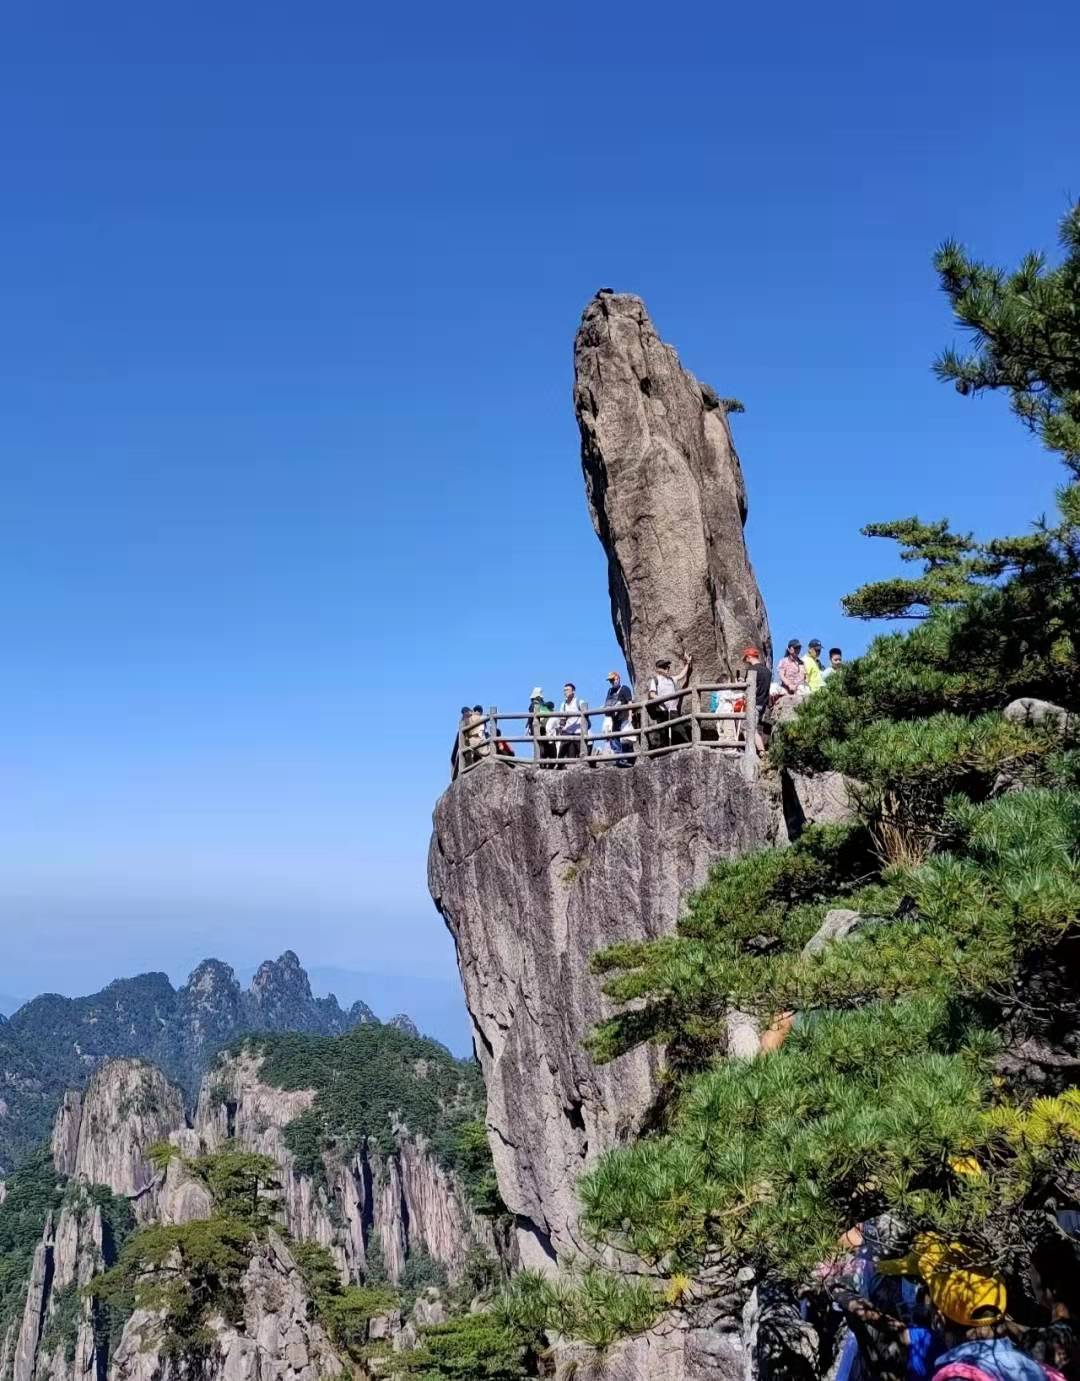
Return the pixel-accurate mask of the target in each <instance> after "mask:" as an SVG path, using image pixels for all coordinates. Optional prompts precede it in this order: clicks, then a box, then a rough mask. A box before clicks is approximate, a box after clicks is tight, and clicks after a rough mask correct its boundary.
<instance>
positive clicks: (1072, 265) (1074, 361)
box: [934, 204, 1080, 474]
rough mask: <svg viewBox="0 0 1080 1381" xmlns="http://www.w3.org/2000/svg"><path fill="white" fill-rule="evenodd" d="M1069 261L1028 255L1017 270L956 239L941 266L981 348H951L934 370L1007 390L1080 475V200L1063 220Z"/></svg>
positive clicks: (969, 390) (945, 248) (969, 385)
mask: <svg viewBox="0 0 1080 1381" xmlns="http://www.w3.org/2000/svg"><path fill="white" fill-rule="evenodd" d="M1061 244H1062V248H1063V249H1064V251H1065V256H1064V259H1063V261H1062V262H1061V263H1060V264H1059V265H1057V266H1056V267H1054V268H1048V267H1047V264H1046V257H1045V255H1043V254H1038V253H1032V254H1028V255H1025V257H1024V259H1023V260H1022V261H1021V263H1020V265H1019V267H1018V268H1017V269H1015V270H1014V271H1013V272H1012V273H1008V272H1006V271H1005V270H1004V269H1000V268H996V267H992V266H990V265H987V264H984V263H981V262H979V261H978V260H975V259H972V258H970V257H969V255H968V254H967V252H966V251H965V250H964V249H963V248H962V247H961V246H960V245H959V244H957V243H956V242H955V241H953V240H948V241H946V243H945V244H943V245H942V247H941V248H940V249H939V250H938V252H937V255H936V257H935V260H934V266H935V268H936V269H937V271H938V275H939V277H940V280H941V286H942V289H943V291H944V292H945V294H946V296H947V297H948V298H949V301H950V303H951V304H952V308H953V312H954V314H955V316H956V320H957V322H958V323H959V324H960V325H961V326H963V327H964V328H965V329H966V330H967V331H969V332H970V334H971V336H972V339H973V344H974V349H973V350H972V352H971V353H970V354H967V355H962V354H959V353H958V352H957V351H955V350H951V349H950V350H945V351H943V352H942V354H941V355H940V356H939V358H938V360H937V362H936V364H935V366H934V367H935V370H936V372H937V374H938V377H939V378H941V379H945V380H949V381H951V382H953V383H955V385H956V388H957V391H958V392H960V393H962V394H965V395H969V394H977V393H981V392H983V391H984V390H987V389H990V390H998V389H1001V390H1004V391H1006V392H1007V393H1008V394H1009V397H1010V400H1011V402H1012V408H1013V412H1014V413H1015V414H1016V415H1017V417H1019V418H1020V419H1021V421H1023V422H1024V423H1025V424H1026V425H1027V426H1029V427H1030V428H1031V429H1032V430H1033V431H1035V432H1037V433H1038V435H1039V436H1040V437H1041V438H1042V441H1043V444H1044V445H1045V446H1046V447H1047V448H1048V449H1049V450H1052V451H1057V452H1059V453H1060V454H1061V456H1062V457H1063V459H1064V460H1065V462H1066V463H1067V464H1068V465H1069V466H1070V468H1071V469H1072V470H1073V471H1074V473H1076V474H1080V313H1078V311H1077V303H1078V302H1080V204H1077V205H1076V206H1073V207H1072V208H1071V209H1070V210H1069V212H1068V214H1067V215H1066V216H1065V218H1064V220H1063V221H1062V223H1061Z"/></svg>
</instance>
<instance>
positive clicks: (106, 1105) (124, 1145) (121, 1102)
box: [52, 1060, 185, 1219]
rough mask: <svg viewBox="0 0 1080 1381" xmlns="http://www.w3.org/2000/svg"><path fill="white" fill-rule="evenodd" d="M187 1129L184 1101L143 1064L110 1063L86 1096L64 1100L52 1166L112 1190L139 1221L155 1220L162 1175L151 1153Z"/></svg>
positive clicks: (74, 1095) (71, 1094)
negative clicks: (154, 1195)
mask: <svg viewBox="0 0 1080 1381" xmlns="http://www.w3.org/2000/svg"><path fill="white" fill-rule="evenodd" d="M184 1125H185V1117H184V1096H183V1094H182V1093H181V1091H180V1090H179V1089H178V1088H176V1087H175V1085H173V1084H170V1083H169V1081H168V1079H166V1078H165V1076H164V1074H162V1072H161V1070H159V1069H157V1068H155V1066H154V1065H151V1064H147V1063H146V1062H145V1061H144V1060H110V1061H109V1062H108V1064H104V1065H102V1066H101V1068H100V1069H99V1070H98V1071H97V1073H96V1074H95V1075H94V1077H93V1078H92V1079H91V1080H90V1083H89V1085H88V1086H87V1089H86V1092H85V1093H82V1094H80V1093H77V1092H69V1093H67V1094H65V1095H64V1101H63V1103H62V1104H61V1107H60V1111H59V1113H58V1114H57V1117H56V1123H55V1125H54V1127H53V1137H52V1152H53V1164H54V1165H55V1166H56V1169H57V1170H58V1172H59V1173H60V1174H61V1175H68V1176H70V1177H73V1178H75V1179H80V1180H83V1181H85V1182H86V1183H88V1184H104V1185H107V1186H108V1187H109V1188H110V1189H111V1190H112V1191H113V1193H114V1194H123V1195H124V1196H126V1197H127V1198H129V1199H131V1200H132V1202H133V1204H134V1206H135V1211H136V1215H137V1216H138V1217H140V1218H144V1219H145V1218H148V1217H152V1216H154V1214H153V1209H152V1207H151V1203H150V1199H149V1198H148V1196H150V1195H151V1193H152V1190H153V1188H154V1183H155V1180H156V1179H157V1173H156V1171H155V1170H154V1167H153V1166H152V1165H151V1164H150V1162H149V1161H148V1160H147V1159H146V1151H147V1148H148V1147H150V1146H153V1145H154V1143H155V1142H159V1141H168V1139H169V1137H170V1136H171V1135H172V1134H173V1133H174V1132H177V1131H179V1130H180V1128H181V1127H183V1126H184Z"/></svg>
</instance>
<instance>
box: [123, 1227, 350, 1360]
mask: <svg viewBox="0 0 1080 1381" xmlns="http://www.w3.org/2000/svg"><path fill="white" fill-rule="evenodd" d="M243 1295H244V1320H243V1326H242V1327H240V1326H238V1325H231V1324H227V1323H225V1322H224V1321H223V1320H218V1321H217V1322H216V1323H215V1324H214V1325H213V1328H212V1333H213V1344H212V1347H211V1349H210V1357H209V1360H208V1362H207V1363H206V1365H205V1366H204V1367H203V1368H201V1370H200V1373H199V1375H200V1378H201V1381H324V1378H329V1377H333V1376H343V1375H344V1374H345V1373H346V1368H345V1366H344V1364H343V1363H342V1361H341V1359H340V1358H339V1357H338V1355H337V1353H336V1352H335V1351H334V1348H333V1346H332V1345H331V1342H330V1340H329V1338H328V1337H327V1336H326V1333H325V1331H324V1330H323V1328H322V1327H321V1325H320V1324H319V1323H318V1322H317V1321H315V1320H313V1319H311V1318H309V1315H310V1313H311V1307H310V1299H309V1296H308V1292H307V1290H306V1289H305V1287H304V1283H303V1281H302V1279H301V1277H300V1272H299V1271H298V1270H297V1267H296V1262H295V1261H294V1260H293V1257H292V1254H291V1253H290V1251H289V1250H288V1248H287V1247H286V1245H285V1243H284V1242H283V1241H282V1240H281V1238H280V1237H279V1236H278V1235H277V1234H276V1233H271V1234H270V1236H269V1240H268V1242H267V1245H266V1247H265V1248H264V1249H262V1250H261V1251H260V1252H259V1253H258V1254H257V1255H256V1256H255V1257H254V1258H253V1260H252V1262H251V1264H250V1266H249V1267H248V1269H247V1273H246V1275H245V1276H244V1285H243ZM153 1325H154V1320H153V1318H152V1316H150V1315H148V1314H145V1313H142V1314H140V1313H136V1314H134V1315H132V1317H131V1319H130V1320H129V1322H128V1324H127V1326H126V1328H125V1329H124V1335H123V1338H122V1339H121V1341H120V1345H119V1347H118V1348H117V1350H116V1354H115V1356H114V1357H113V1360H112V1365H111V1366H110V1368H109V1381H162V1378H163V1377H166V1376H173V1375H175V1372H174V1371H173V1369H172V1368H171V1367H169V1366H167V1365H164V1366H163V1362H162V1358H161V1356H160V1354H159V1352H158V1349H157V1348H156V1347H155V1346H154V1345H153V1342H152V1337H153Z"/></svg>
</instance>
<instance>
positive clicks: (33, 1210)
mask: <svg viewBox="0 0 1080 1381" xmlns="http://www.w3.org/2000/svg"><path fill="white" fill-rule="evenodd" d="M63 1184H64V1182H63V1179H62V1177H61V1176H59V1175H57V1173H56V1171H55V1169H54V1168H53V1162H52V1156H51V1155H50V1154H49V1152H48V1151H47V1150H39V1151H35V1152H34V1154H33V1155H31V1156H29V1157H27V1159H26V1160H25V1161H24V1162H23V1164H22V1165H21V1166H20V1167H19V1169H18V1170H16V1171H15V1173H14V1174H13V1175H11V1176H10V1177H9V1178H8V1180H7V1182H6V1189H7V1194H6V1197H5V1199H4V1202H3V1203H2V1204H0V1335H2V1334H3V1331H4V1329H5V1327H6V1326H7V1324H8V1323H10V1322H11V1320H12V1319H13V1318H14V1317H15V1316H16V1314H17V1313H18V1312H19V1311H20V1310H21V1309H22V1304H23V1300H24V1298H25V1295H26V1281H27V1277H28V1275H29V1272H30V1263H31V1261H32V1260H33V1256H34V1248H35V1247H36V1246H37V1244H38V1242H39V1241H40V1240H41V1234H42V1232H43V1230H44V1228H45V1220H46V1218H47V1217H48V1215H49V1213H50V1212H51V1211H52V1210H54V1209H56V1208H58V1207H59V1206H60V1202H61V1198H62V1195H63Z"/></svg>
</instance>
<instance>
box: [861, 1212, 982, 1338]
mask: <svg viewBox="0 0 1080 1381" xmlns="http://www.w3.org/2000/svg"><path fill="white" fill-rule="evenodd" d="M968 1257H969V1253H968V1251H967V1249H966V1248H965V1247H964V1245H963V1244H962V1243H961V1242H946V1241H945V1240H944V1238H942V1237H938V1236H937V1234H936V1233H932V1232H923V1233H920V1234H919V1236H918V1237H916V1239H915V1245H914V1246H913V1247H912V1249H911V1251H910V1252H908V1254H907V1256H902V1257H897V1258H895V1259H894V1260H891V1261H879V1262H878V1263H877V1269H878V1270H879V1271H880V1272H881V1274H882V1275H918V1276H922V1278H923V1280H925V1281H926V1286H927V1289H928V1291H929V1293H930V1298H931V1300H932V1301H933V1303H934V1305H935V1306H936V1307H937V1308H938V1309H939V1310H940V1311H941V1313H942V1314H944V1315H945V1317H946V1318H947V1319H951V1320H952V1321H953V1323H959V1324H964V1325H968V1326H970V1325H973V1324H979V1323H993V1322H994V1320H995V1319H1000V1318H1001V1317H1002V1316H1003V1315H1004V1313H1005V1305H1006V1296H1005V1282H1004V1281H1003V1280H1002V1279H1001V1278H1000V1277H999V1276H992V1275H986V1274H985V1273H984V1272H982V1271H975V1270H972V1268H971V1267H970V1266H968V1265H967V1264H966V1263H967V1260H968Z"/></svg>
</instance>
